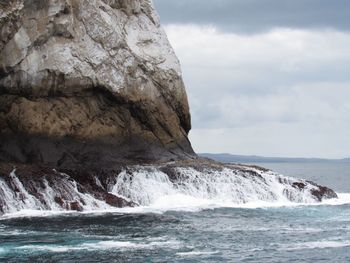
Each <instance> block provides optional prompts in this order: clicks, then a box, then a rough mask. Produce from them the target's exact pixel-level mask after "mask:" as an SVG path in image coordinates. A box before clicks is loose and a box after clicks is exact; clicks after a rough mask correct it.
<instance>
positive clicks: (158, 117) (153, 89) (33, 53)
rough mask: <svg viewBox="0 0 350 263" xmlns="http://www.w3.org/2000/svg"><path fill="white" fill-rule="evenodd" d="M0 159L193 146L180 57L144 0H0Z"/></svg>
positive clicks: (84, 159) (87, 161)
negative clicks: (189, 138) (176, 54)
mask: <svg viewBox="0 0 350 263" xmlns="http://www.w3.org/2000/svg"><path fill="white" fill-rule="evenodd" d="M0 10H1V13H0V34H1V41H0V133H1V135H0V138H1V142H0V160H2V161H5V162H7V161H12V162H21V163H44V164H46V165H51V166H59V167H73V166H77V165H84V166H85V165H92V164H96V165H97V166H105V165H106V166H108V165H110V164H112V163H115V162H130V161H140V160H142V161H149V160H150V161H154V160H170V159H179V158H180V159H184V158H189V157H191V156H193V155H194V153H193V150H192V148H191V145H190V143H189V141H188V138H187V134H188V132H189V130H190V128H191V123H190V114H189V107H188V102H187V97H186V91H185V88H184V84H183V81H182V77H181V69H180V65H179V62H178V60H177V58H176V56H175V54H174V52H173V49H172V48H171V46H170V44H169V42H168V40H167V37H166V34H165V33H164V31H163V29H162V28H161V26H160V24H159V19H158V15H157V14H156V12H155V10H154V7H153V4H152V2H151V1H149V0H128V1H126V0H92V1H84V0H12V1H4V0H1V1H0Z"/></svg>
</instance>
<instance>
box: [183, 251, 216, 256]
mask: <svg viewBox="0 0 350 263" xmlns="http://www.w3.org/2000/svg"><path fill="white" fill-rule="evenodd" d="M218 253H219V252H218V251H213V252H210V251H190V252H179V253H176V255H178V256H180V257H193V256H211V255H215V254H218Z"/></svg>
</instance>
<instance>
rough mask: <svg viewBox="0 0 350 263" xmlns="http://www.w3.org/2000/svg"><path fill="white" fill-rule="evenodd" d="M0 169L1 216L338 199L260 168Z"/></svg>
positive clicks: (189, 164) (183, 164)
mask: <svg viewBox="0 0 350 263" xmlns="http://www.w3.org/2000/svg"><path fill="white" fill-rule="evenodd" d="M12 169H13V168H11V166H10V165H7V166H4V165H3V166H1V165H0V212H1V213H8V212H16V211H20V210H22V209H35V210H38V209H40V210H56V211H59V210H76V211H83V210H108V209H111V208H113V207H133V206H140V205H142V206H155V207H159V208H162V209H167V208H172V207H177V206H179V207H183V206H193V205H196V204H195V203H193V202H196V200H198V201H199V202H200V203H203V202H204V203H209V204H214V205H217V206H235V205H244V204H252V203H253V204H254V203H255V202H261V201H263V202H266V203H267V204H268V203H269V204H274V203H279V204H281V203H282V204H286V205H288V204H289V203H291V202H293V203H316V202H320V201H323V200H326V199H331V198H336V197H337V195H336V193H335V192H334V191H332V190H331V189H329V188H326V187H322V186H319V185H317V184H314V183H312V182H308V181H305V180H298V179H295V178H291V177H285V176H282V175H279V174H276V173H274V172H272V171H269V170H266V169H264V168H260V167H256V166H247V165H234V164H220V163H216V162H214V161H209V160H195V161H179V162H171V163H163V164H157V165H155V164H153V165H128V166H120V167H119V169H116V170H99V171H92V170H89V171H87V170H85V171H83V170H80V171H74V170H60V171H58V170H51V169H47V168H42V167H35V168H34V167H33V166H26V165H21V166H17V168H16V170H12Z"/></svg>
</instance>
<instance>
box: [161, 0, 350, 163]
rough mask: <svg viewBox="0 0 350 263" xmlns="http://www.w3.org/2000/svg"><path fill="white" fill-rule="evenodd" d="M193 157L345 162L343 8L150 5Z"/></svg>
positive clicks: (303, 3)
mask: <svg viewBox="0 0 350 263" xmlns="http://www.w3.org/2000/svg"><path fill="white" fill-rule="evenodd" d="M154 2H155V4H156V7H157V10H158V12H159V14H160V17H161V21H162V23H163V25H164V27H165V30H166V31H167V33H168V37H169V40H170V42H171V43H172V45H173V47H174V49H175V52H176V53H177V55H178V57H179V59H180V61H181V64H182V71H183V76H184V80H185V83H186V87H187V92H188V96H189V101H190V106H191V113H192V126H193V128H192V131H191V133H190V137H191V141H192V144H193V146H194V149H195V150H196V151H197V152H212V153H223V152H228V153H233V154H244V155H263V156H285V157H325V158H343V157H350V1H349V0H334V1H330V0H176V1H175V0H154Z"/></svg>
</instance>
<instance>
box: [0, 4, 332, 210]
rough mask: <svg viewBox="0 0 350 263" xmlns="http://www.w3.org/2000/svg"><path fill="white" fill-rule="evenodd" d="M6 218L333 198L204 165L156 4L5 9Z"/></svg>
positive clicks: (276, 178) (0, 152)
mask: <svg viewBox="0 0 350 263" xmlns="http://www.w3.org/2000/svg"><path fill="white" fill-rule="evenodd" d="M0 36H1V37H0V215H1V214H2V213H11V212H16V211H21V210H23V209H36V210H57V211H61V210H77V211H81V210H94V209H110V208H111V207H124V206H138V205H151V204H153V203H154V202H156V201H157V198H160V199H161V198H163V197H165V196H168V195H177V194H180V195H187V196H190V197H191V196H192V197H195V198H207V199H208V200H226V201H229V202H232V203H237V204H241V203H247V202H251V201H256V200H262V201H267V202H276V201H291V202H296V203H302V202H319V201H322V200H324V199H329V198H336V197H337V195H336V193H335V192H334V191H332V190H331V189H328V188H326V187H322V186H319V185H317V184H314V183H311V182H307V181H305V180H297V179H293V178H287V177H283V176H281V175H278V174H276V173H273V172H271V171H268V170H266V169H263V168H260V167H252V166H245V165H229V164H226V165H224V164H221V163H216V162H214V161H211V160H204V159H199V158H197V156H196V155H195V153H194V152H193V150H192V147H191V144H190V142H189V140H188V137H187V135H188V132H189V130H190V128H191V121H190V114H189V107H188V102H187V96H186V91H185V88H184V84H183V81H182V77H181V70H180V65H179V62H178V60H177V58H176V56H175V54H174V52H173V50H172V48H171V46H170V44H169V42H168V40H167V37H166V35H165V33H164V31H163V30H162V28H161V27H160V24H159V19H158V16H157V14H156V12H155V10H154V7H153V4H152V2H151V1H149V0H89V1H87V0H0Z"/></svg>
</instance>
